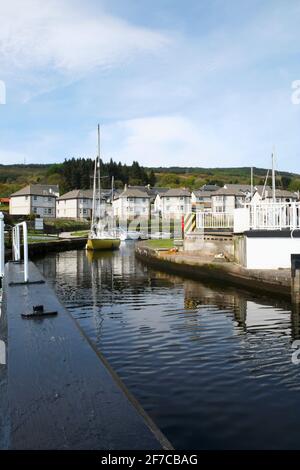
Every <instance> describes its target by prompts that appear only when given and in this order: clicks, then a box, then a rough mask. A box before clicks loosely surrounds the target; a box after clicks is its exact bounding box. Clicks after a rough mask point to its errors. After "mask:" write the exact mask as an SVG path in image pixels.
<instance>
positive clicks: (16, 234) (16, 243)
mask: <svg viewBox="0 0 300 470" xmlns="http://www.w3.org/2000/svg"><path fill="white" fill-rule="evenodd" d="M21 228H22V229H23V250H24V282H25V283H26V282H28V277H29V276H28V230H27V224H26V222H22V223H20V224H17V225H15V226H14V227H13V239H12V244H13V257H14V261H20V260H21V236H20V229H21Z"/></svg>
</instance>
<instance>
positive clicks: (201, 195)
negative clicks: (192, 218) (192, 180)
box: [191, 187, 219, 212]
mask: <svg viewBox="0 0 300 470" xmlns="http://www.w3.org/2000/svg"><path fill="white" fill-rule="evenodd" d="M218 189H219V187H217V188H216V189H215V190H213V191H208V190H204V189H195V190H194V191H192V194H191V203H192V209H193V211H195V212H199V211H204V212H209V211H211V197H212V196H213V195H214V194H215V192H216V191H217V190H218Z"/></svg>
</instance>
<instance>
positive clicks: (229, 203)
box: [211, 187, 249, 214]
mask: <svg viewBox="0 0 300 470" xmlns="http://www.w3.org/2000/svg"><path fill="white" fill-rule="evenodd" d="M245 202H249V197H248V195H247V194H246V193H244V192H242V191H240V190H239V189H235V188H233V189H229V188H225V187H224V188H220V189H218V191H215V192H214V193H213V194H212V196H211V210H212V212H226V213H229V214H233V212H234V209H238V208H240V207H243V206H244V204H245Z"/></svg>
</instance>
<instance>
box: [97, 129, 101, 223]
mask: <svg viewBox="0 0 300 470" xmlns="http://www.w3.org/2000/svg"><path fill="white" fill-rule="evenodd" d="M97 166H98V197H99V200H98V207H99V219H100V218H101V169H100V124H98V163H97Z"/></svg>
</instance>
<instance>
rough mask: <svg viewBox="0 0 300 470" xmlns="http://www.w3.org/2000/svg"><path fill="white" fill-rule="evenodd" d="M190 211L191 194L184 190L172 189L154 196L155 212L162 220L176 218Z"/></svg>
mask: <svg viewBox="0 0 300 470" xmlns="http://www.w3.org/2000/svg"><path fill="white" fill-rule="evenodd" d="M191 210H192V205H191V193H190V191H189V190H188V189H185V188H174V189H169V190H168V191H166V192H164V193H162V194H159V195H157V196H156V201H155V211H156V212H157V213H159V214H161V216H162V217H163V218H169V217H170V218H177V217H181V216H183V215H186V214H188V213H189V212H191Z"/></svg>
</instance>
